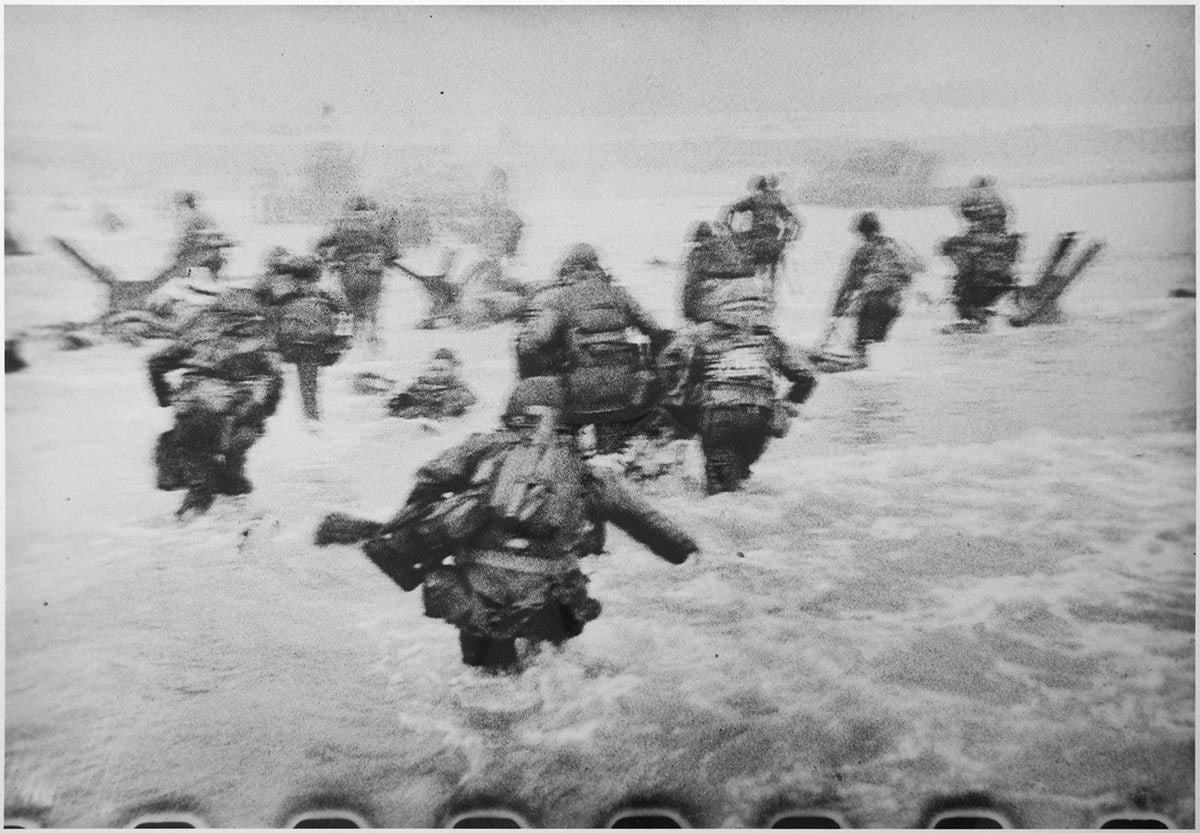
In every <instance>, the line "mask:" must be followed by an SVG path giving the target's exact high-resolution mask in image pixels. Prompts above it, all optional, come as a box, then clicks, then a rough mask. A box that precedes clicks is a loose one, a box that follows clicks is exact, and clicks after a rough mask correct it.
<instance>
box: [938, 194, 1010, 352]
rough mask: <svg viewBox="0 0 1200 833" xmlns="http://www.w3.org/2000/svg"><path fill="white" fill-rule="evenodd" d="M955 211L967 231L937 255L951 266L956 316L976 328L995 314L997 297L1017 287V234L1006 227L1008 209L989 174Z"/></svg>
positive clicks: (945, 243)
mask: <svg viewBox="0 0 1200 833" xmlns="http://www.w3.org/2000/svg"><path fill="white" fill-rule="evenodd" d="M959 213H960V214H961V216H962V217H963V219H964V220H966V222H967V231H966V233H965V234H961V235H958V236H956V237H951V238H949V239H948V240H946V241H945V242H943V243H942V247H941V253H942V254H943V255H944V256H946V257H947V258H949V259H950V261H951V262H952V263H953V264H954V266H955V275H954V285H953V289H952V290H951V292H952V295H953V297H954V306H955V310H956V311H957V313H958V317H959V320H960V322H961V323H962V324H964V325H966V326H968V327H970V328H974V329H979V328H983V327H986V326H987V323H988V321H989V320H990V319H991V317H992V316H993V315H994V314H995V311H994V310H993V306H994V305H995V303H996V301H998V300H999V299H1000V297H1001V296H1003V295H1004V294H1005V293H1006V292H1009V291H1010V290H1012V289H1013V288H1014V287H1016V275H1015V274H1014V270H1015V267H1016V262H1017V259H1018V258H1019V257H1020V254H1021V235H1019V234H1013V233H1011V232H1009V231H1008V230H1007V229H1008V218H1009V210H1008V208H1007V206H1005V204H1004V202H1003V200H1001V199H1000V197H999V195H998V194H997V193H996V191H995V189H994V187H993V183H992V180H991V179H990V178H989V177H980V178H979V179H977V180H976V181H975V183H974V185H973V187H972V189H971V190H970V191H969V192H968V193H967V194H966V195H965V196H964V197H963V199H962V201H961V202H960V203H959Z"/></svg>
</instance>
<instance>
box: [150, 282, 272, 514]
mask: <svg viewBox="0 0 1200 833" xmlns="http://www.w3.org/2000/svg"><path fill="white" fill-rule="evenodd" d="M149 370H150V384H151V387H152V388H153V390H154V395H155V398H156V399H157V401H158V404H159V406H160V407H164V408H165V407H168V406H173V407H174V409H175V426H174V427H173V428H172V429H171V430H170V431H167V432H165V433H164V434H163V435H162V436H161V437H160V438H159V442H158V446H157V449H156V453H155V459H156V463H157V467H158V479H157V486H158V488H159V489H163V490H164V491H173V490H176V489H187V490H188V497H187V498H186V499H185V504H184V508H187V507H188V506H189V504H190V505H194V506H196V507H197V508H200V509H203V508H206V507H207V505H208V504H209V503H211V500H212V497H213V496H214V495H216V494H230V495H233V494H245V493H246V492H249V491H250V488H251V486H250V483H249V481H248V480H247V479H246V476H245V471H244V466H245V461H246V453H247V452H248V451H249V449H250V447H251V446H252V445H253V444H254V443H255V442H256V441H257V440H258V438H259V437H260V436H262V434H263V432H264V424H265V421H266V419H267V417H269V416H270V415H271V414H273V413H274V412H275V409H276V408H277V407H278V403H279V396H280V392H281V390H282V386H283V381H282V377H281V376H280V373H279V365H278V361H277V358H276V355H275V353H274V350H273V345H272V342H271V340H270V337H269V334H268V333H267V332H266V330H265V326H264V325H263V323H261V321H259V322H255V321H254V320H252V319H249V318H248V317H247V316H246V315H245V314H244V310H243V311H240V312H234V311H231V310H230V309H228V308H227V307H226V305H225V303H224V301H218V302H217V303H215V304H214V305H213V306H211V307H209V308H207V309H205V310H203V311H201V312H200V313H198V314H197V315H196V316H195V317H194V318H193V319H192V320H191V321H190V322H189V323H188V325H187V327H186V328H185V330H184V331H183V333H182V334H181V335H180V337H179V338H178V339H177V340H176V341H175V342H174V343H173V344H171V345H169V346H167V347H166V348H164V349H163V350H161V351H159V352H158V353H156V354H154V355H153V356H151V358H150V359H149ZM175 371H182V380H181V381H180V382H179V384H178V385H176V386H174V387H172V385H171V384H170V383H169V382H168V381H167V378H166V377H167V375H168V374H170V373H173V372H175ZM181 511H182V510H181Z"/></svg>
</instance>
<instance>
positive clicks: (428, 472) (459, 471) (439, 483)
mask: <svg viewBox="0 0 1200 833" xmlns="http://www.w3.org/2000/svg"><path fill="white" fill-rule="evenodd" d="M499 444H500V440H498V439H497V438H496V436H495V435H494V434H472V435H471V436H470V437H467V439H466V440H464V441H463V442H461V443H460V444H458V445H456V446H455V447H454V448H450V449H447V450H446V451H443V452H442V453H441V454H439V455H438V456H437V457H434V458H433V459H432V460H430V461H429V462H428V463H426V464H425V465H423V466H421V468H419V469H417V474H416V484H415V485H414V486H413V489H412V492H410V493H409V495H408V501H407V502H406V506H413V505H419V504H422V503H428V502H430V501H433V500H436V499H438V498H440V497H441V496H442V495H443V494H444V493H446V492H461V491H463V490H465V489H468V488H470V486H471V484H472V477H473V476H474V474H475V469H476V467H477V466H478V465H479V463H480V462H481V461H482V460H483V458H484V457H486V456H487V455H488V454H489V453H490V452H491V451H493V450H494V449H495V448H496V447H497V445H499Z"/></svg>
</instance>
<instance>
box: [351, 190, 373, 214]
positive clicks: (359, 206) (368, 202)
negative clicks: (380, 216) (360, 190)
mask: <svg viewBox="0 0 1200 833" xmlns="http://www.w3.org/2000/svg"><path fill="white" fill-rule="evenodd" d="M378 208H379V204H378V203H376V202H375V200H373V199H371V198H370V197H366V196H363V195H362V194H359V195H358V196H356V197H351V198H350V199H349V200H347V201H346V210H347V211H375V210H377V209H378Z"/></svg>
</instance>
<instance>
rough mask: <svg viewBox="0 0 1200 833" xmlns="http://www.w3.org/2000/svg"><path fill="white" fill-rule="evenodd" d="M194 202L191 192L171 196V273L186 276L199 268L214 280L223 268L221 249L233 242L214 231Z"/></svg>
mask: <svg viewBox="0 0 1200 833" xmlns="http://www.w3.org/2000/svg"><path fill="white" fill-rule="evenodd" d="M197 201H198V198H197V196H196V194H195V193H193V192H191V191H180V192H179V193H178V194H176V195H175V209H176V226H177V233H176V237H175V245H174V253H173V255H172V269H171V271H172V272H174V273H175V274H176V275H181V276H184V277H190V276H191V273H192V270H193V269H196V268H197V267H203V268H205V269H207V270H208V271H209V273H210V274H211V275H212V277H213V278H214V279H215V278H217V277H218V276H219V275H220V272H221V268H222V267H223V266H224V265H225V253H224V250H225V249H228V248H231V247H232V246H233V245H234V243H233V241H232V240H230V239H229V238H228V237H227V236H226V235H225V234H224V233H223V232H221V231H219V230H218V229H217V225H216V223H215V222H213V219H212V217H210V216H208V214H206V213H205V212H203V211H201V210H200V209H199V207H198V206H197Z"/></svg>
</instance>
